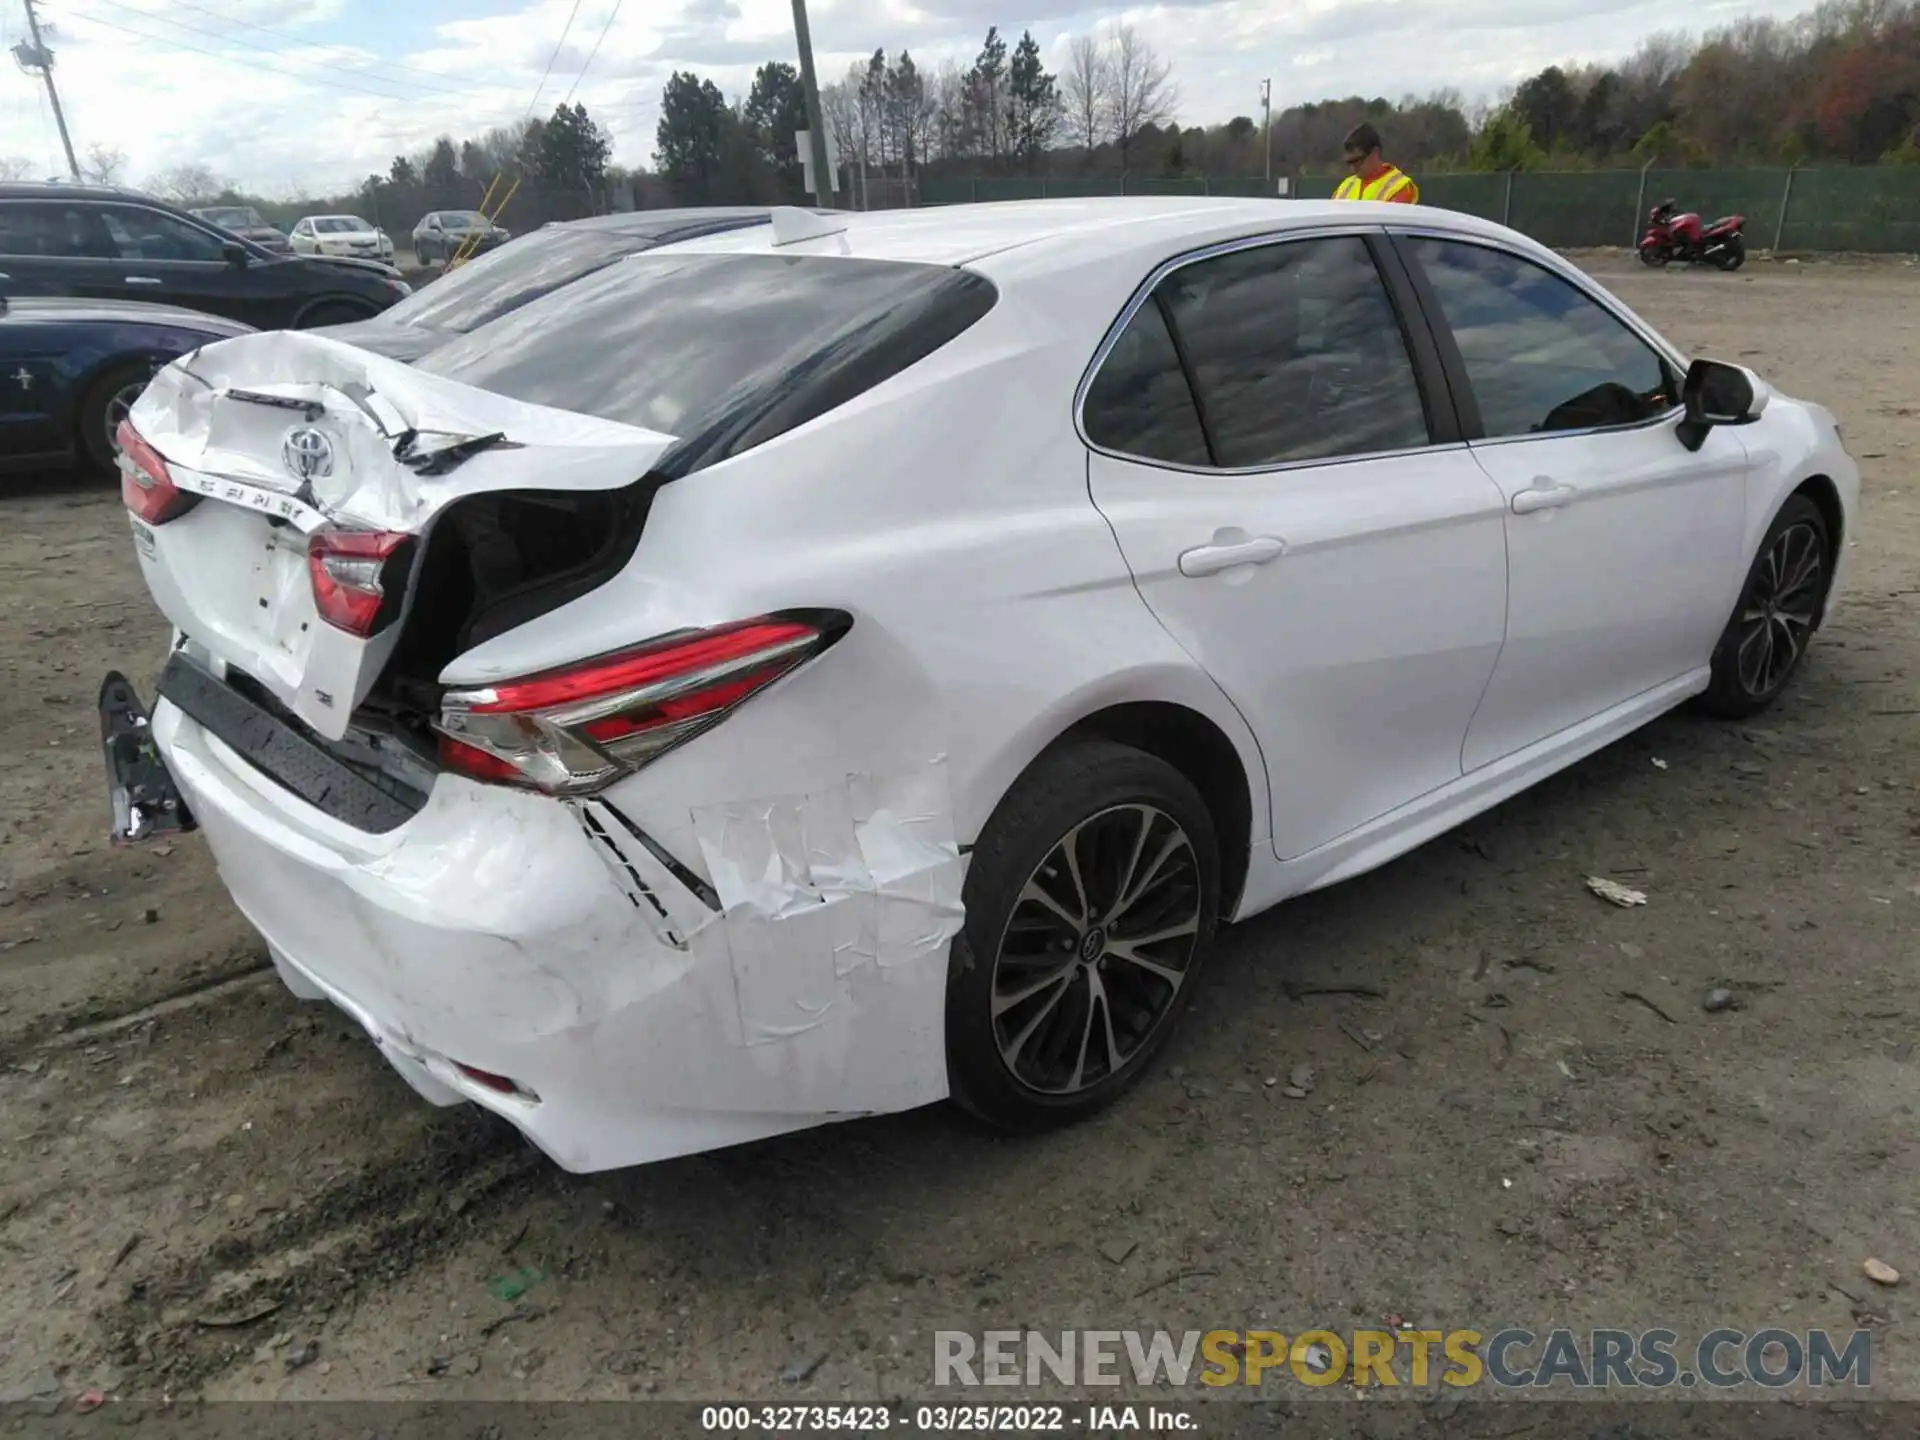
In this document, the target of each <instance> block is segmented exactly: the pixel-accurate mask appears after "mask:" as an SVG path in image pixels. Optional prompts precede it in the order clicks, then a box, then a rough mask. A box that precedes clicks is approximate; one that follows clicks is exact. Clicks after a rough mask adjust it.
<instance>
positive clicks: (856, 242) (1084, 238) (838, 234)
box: [670, 195, 1538, 278]
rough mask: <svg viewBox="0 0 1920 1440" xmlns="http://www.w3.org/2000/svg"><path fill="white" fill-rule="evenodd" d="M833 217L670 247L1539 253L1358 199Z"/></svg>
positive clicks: (1489, 231) (799, 251)
mask: <svg viewBox="0 0 1920 1440" xmlns="http://www.w3.org/2000/svg"><path fill="white" fill-rule="evenodd" d="M833 218H834V219H835V220H836V221H838V222H839V223H838V224H837V225H836V226H835V228H834V229H833V230H832V231H831V232H823V233H821V234H819V235H818V236H817V237H815V238H809V239H804V240H798V241H793V242H790V243H788V244H786V245H780V246H777V247H776V244H775V234H774V230H772V229H761V228H755V229H750V230H730V231H726V232H723V233H720V234H716V235H703V236H699V237H697V238H690V239H687V240H684V241H681V242H679V243H677V244H675V245H673V246H672V247H670V248H672V249H674V250H678V251H683V252H692V251H707V252H714V253H751V252H754V251H767V250H773V249H776V248H777V249H778V252H779V253H781V254H794V255H807V254H819V255H845V256H850V257H853V258H866V259H873V260H902V261H912V262H918V263H921V264H931V265H965V266H968V267H970V268H974V269H979V270H982V271H983V272H985V273H988V274H990V275H993V276H994V277H995V278H999V277H1001V276H1003V275H1004V276H1007V277H1012V276H1015V275H1020V276H1038V275H1045V274H1048V273H1057V272H1059V271H1061V270H1067V269H1075V268H1078V267H1079V266H1081V265H1083V264H1085V263H1086V261H1087V260H1088V259H1089V258H1092V257H1095V256H1098V257H1105V258H1111V259H1120V258H1122V257H1124V256H1128V255H1131V254H1133V253H1134V252H1137V251H1144V252H1148V253H1150V254H1173V253H1177V252H1178V251H1180V250H1182V249H1189V248H1199V247H1201V246H1204V245H1207V244H1212V243H1216V242H1220V241H1225V240H1230V239H1234V238H1236V237H1238V236H1242V235H1260V234H1273V233H1283V232H1285V231H1287V230H1295V229H1312V228H1316V227H1324V226H1325V225H1327V224H1328V223H1329V222H1345V223H1349V224H1351V223H1355V222H1362V223H1364V222H1368V221H1371V222H1373V223H1376V224H1377V223H1382V222H1386V221H1397V222H1399V223H1402V224H1405V223H1409V222H1417V223H1419V224H1421V225H1423V226H1432V227H1435V228H1440V229H1445V230H1452V231H1459V232H1462V233H1467V234H1476V235H1481V236H1484V237H1487V238H1493V237H1498V238H1500V239H1502V240H1503V241H1505V242H1507V243H1509V244H1512V243H1514V242H1516V241H1518V242H1520V243H1522V244H1524V245H1526V246H1527V247H1528V248H1530V249H1538V247H1537V246H1534V245H1533V244H1532V242H1529V241H1524V240H1522V238H1521V237H1520V236H1518V235H1516V234H1514V232H1512V231H1510V230H1506V229H1504V228H1503V227H1501V226H1499V225H1495V224H1493V223H1491V222H1490V221H1485V220H1480V219H1477V218H1475V217H1473V216H1470V215H1462V214H1459V213H1457V212H1454V211H1451V210H1437V209H1432V208H1429V207H1425V206H1422V207H1419V208H1413V207H1409V206H1406V205H1388V204H1383V203H1380V202H1361V201H1339V202H1335V201H1331V200H1278V199H1266V198H1246V199H1236V198H1228V197H1219V198H1208V197H1201V196H1187V197H1182V196H1150V195H1131V196H1103V197H1098V198H1092V199H1080V200H1010V201H1000V202H994V203H988V204H981V205H951V206H938V207H922V208H920V209H913V210H873V211H865V212H848V213H844V214H839V215H836V216H834V217H833ZM776 223H777V222H776Z"/></svg>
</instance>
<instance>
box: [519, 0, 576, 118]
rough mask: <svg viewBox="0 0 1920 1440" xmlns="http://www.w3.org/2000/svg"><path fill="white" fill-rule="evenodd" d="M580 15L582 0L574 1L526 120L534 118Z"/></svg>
mask: <svg viewBox="0 0 1920 1440" xmlns="http://www.w3.org/2000/svg"><path fill="white" fill-rule="evenodd" d="M579 13H580V0H573V9H571V10H569V11H568V12H567V23H566V24H565V25H562V26H561V27H560V38H559V39H558V40H557V41H555V42H554V46H553V54H551V55H549V56H548V57H547V68H546V69H545V70H543V71H541V72H540V83H539V84H538V85H536V86H534V87H533V98H532V99H531V100H529V101H527V113H526V115H525V117H523V118H525V119H528V120H531V119H532V118H533V107H534V106H536V105H538V104H539V103H540V92H541V91H542V90H544V89H546V88H547V77H548V76H549V75H551V74H553V66H554V62H555V61H557V60H558V59H559V58H560V52H561V51H562V50H564V49H565V48H566V45H567V36H568V34H570V33H571V32H572V30H573V22H574V17H576V16H577V15H579Z"/></svg>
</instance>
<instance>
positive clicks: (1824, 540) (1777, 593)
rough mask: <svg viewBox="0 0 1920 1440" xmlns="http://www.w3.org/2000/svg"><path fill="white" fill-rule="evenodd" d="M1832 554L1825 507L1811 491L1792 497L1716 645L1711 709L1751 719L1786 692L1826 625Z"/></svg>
mask: <svg viewBox="0 0 1920 1440" xmlns="http://www.w3.org/2000/svg"><path fill="white" fill-rule="evenodd" d="M1832 553H1833V551H1832V545H1831V536H1830V535H1829V534H1828V532H1827V519H1826V516H1824V515H1823V514H1821V513H1820V507H1819V506H1818V505H1815V504H1814V503H1813V502H1812V501H1811V500H1809V499H1807V497H1806V496H1804V495H1795V496H1792V497H1790V498H1789V499H1788V501H1787V503H1786V504H1785V505H1782V506H1781V507H1780V513H1779V514H1778V515H1776V516H1774V517H1773V524H1772V525H1770V526H1768V527H1767V534H1766V538H1765V539H1763V540H1762V541H1761V542H1760V551H1759V553H1758V554H1757V555H1755V556H1754V559H1753V564H1752V566H1751V567H1750V568H1749V569H1748V571H1747V579H1746V583H1745V584H1743V585H1742V586H1741V587H1740V600H1739V603H1738V604H1737V605H1735V606H1734V610H1733V618H1732V619H1730V620H1729V621H1728V622H1727V628H1726V631H1725V632H1724V633H1723V634H1722V635H1721V637H1720V643H1719V645H1717V646H1716V647H1715V648H1714V652H1713V681H1712V683H1711V684H1710V685H1709V686H1708V687H1707V690H1706V692H1705V693H1704V694H1703V695H1702V696H1701V697H1700V706H1701V708H1702V709H1703V710H1705V711H1706V712H1707V713H1708V714H1710V715H1717V716H1720V717H1721V718H1722V719H1727V720H1739V719H1743V718H1744V717H1746V716H1748V715H1752V714H1755V713H1757V712H1758V711H1761V710H1764V709H1766V707H1767V706H1769V705H1771V704H1772V703H1773V702H1774V701H1775V700H1776V699H1778V698H1779V696H1780V692H1781V691H1782V690H1784V689H1786V687H1787V682H1788V681H1789V680H1791V679H1792V678H1793V675H1794V672H1795V671H1796V670H1798V669H1799V668H1800V661H1801V660H1802V658H1803V657H1804V656H1805V655H1806V653H1807V645H1808V643H1809V642H1810V641H1811V640H1812V639H1813V632H1814V630H1815V629H1817V628H1818V626H1819V624H1820V617H1821V613H1822V611H1823V609H1824V608H1825V606H1826V602H1827V590H1828V587H1829V586H1831V585H1832V583H1833V575H1832V561H1831V556H1832Z"/></svg>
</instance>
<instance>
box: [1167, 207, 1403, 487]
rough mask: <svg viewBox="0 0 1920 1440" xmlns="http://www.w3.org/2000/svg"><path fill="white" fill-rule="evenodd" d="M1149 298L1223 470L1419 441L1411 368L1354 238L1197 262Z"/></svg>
mask: <svg viewBox="0 0 1920 1440" xmlns="http://www.w3.org/2000/svg"><path fill="white" fill-rule="evenodd" d="M1156 293H1157V294H1158V295H1159V297H1160V299H1161V301H1162V303H1164V304H1165V306H1166V309H1167V314H1168V316H1169V318H1170V319H1171V321H1172V324H1173V329H1174V332H1175V333H1176V334H1177V336H1178V337H1179V340H1180V343H1181V345H1182V347H1183V348H1184V349H1185V352H1186V358H1187V363H1188V365H1189V366H1190V367H1191V370H1192V374H1193V384H1194V389H1195V390H1196V391H1197V392H1198V394H1199V399H1200V406H1201V408H1202V410H1203V411H1204V413H1205V415H1206V421H1207V425H1208V427H1209V430H1210V433H1211V436H1212V440H1213V449H1214V457H1215V460H1216V461H1217V463H1218V464H1220V465H1221V466H1222V467H1224V468H1226V469H1242V468H1251V467H1258V466H1265V465H1278V464H1285V463H1289V462H1294V461H1302V460H1331V459H1337V458H1339V457H1341V456H1349V455H1369V454H1382V453H1386V452H1389V451H1395V450H1411V449H1416V448H1418V447H1420V446H1424V445H1426V444H1427V443H1428V438H1429V435H1428V429H1427V418H1426V409H1425V406H1424V405H1423V403H1422V401H1421V395H1420V384H1419V381H1418V379H1417V378H1416V377H1415V374H1414V369H1413V361H1412V359H1411V357H1410V356H1409V355H1408V353H1407V344H1406V340H1405V338H1404V337H1403V336H1402V334H1401V332H1400V322H1399V319H1398V318H1397V316H1396V315H1395V314H1394V309H1393V304H1392V302H1391V301H1390V300H1389V299H1388V298H1387V291H1386V286H1385V284H1384V283H1383V282H1382V280H1381V278H1380V272H1379V271H1378V270H1377V269H1376V268H1375V267H1374V263H1373V258H1372V256H1371V255H1370V254H1369V253H1368V251H1367V246H1366V242H1365V241H1364V240H1362V239H1361V238H1360V237H1359V236H1357V235H1341V236H1330V237H1327V238H1325V239H1314V240H1290V241H1286V242H1283V243H1279V244H1273V245H1261V246H1256V247H1253V248H1250V249H1245V250H1235V251H1232V252H1229V253H1228V254H1225V255H1220V256H1216V257H1214V258H1212V259H1206V260H1199V261H1196V262H1195V263H1193V264H1191V265H1186V266H1182V267H1181V268H1180V269H1178V270H1176V271H1174V272H1173V273H1172V274H1171V275H1169V276H1167V278H1166V279H1165V280H1163V281H1161V283H1160V286H1159V289H1158V291H1157V292H1156Z"/></svg>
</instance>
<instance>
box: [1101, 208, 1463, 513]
mask: <svg viewBox="0 0 1920 1440" xmlns="http://www.w3.org/2000/svg"><path fill="white" fill-rule="evenodd" d="M1343 236H1356V237H1358V238H1359V239H1360V240H1361V241H1362V242H1364V243H1365V245H1366V247H1367V252H1368V255H1369V258H1371V259H1372V261H1373V264H1374V269H1375V271H1376V272H1377V273H1378V274H1379V276H1380V281H1381V285H1382V287H1383V288H1384V289H1385V290H1386V293H1387V301H1388V304H1389V306H1390V307H1391V308H1392V310H1393V313H1394V317H1395V319H1396V320H1397V321H1398V322H1399V325H1400V337H1401V340H1402V342H1403V343H1404V344H1405V345H1406V347H1407V360H1408V363H1409V365H1410V366H1411V367H1412V370H1413V377H1414V383H1415V385H1416V386H1417V387H1418V389H1419V391H1420V400H1421V407H1422V409H1423V411H1424V412H1425V414H1426V417H1427V434H1428V437H1429V438H1428V441H1427V443H1426V444H1424V445H1416V446H1408V447H1403V448H1401V449H1398V450H1368V451H1362V452H1360V453H1357V454H1352V455H1327V456H1321V457H1318V458H1315V459H1308V460H1281V461H1276V462H1273V463H1270V464H1265V465H1238V466H1227V465H1187V464H1182V463H1181V462H1180V461H1177V460H1161V459H1155V458H1154V457H1152V456H1149V455H1135V454H1130V453H1129V452H1127V451H1124V450H1115V449H1113V448H1112V447H1111V446H1107V445H1102V444H1100V443H1099V442H1097V441H1096V440H1094V439H1093V438H1092V437H1091V436H1090V435H1089V434H1088V433H1087V420H1086V404H1087V392H1088V391H1089V390H1091V389H1092V388H1093V382H1094V380H1095V379H1096V378H1097V377H1098V376H1099V374H1100V370H1101V367H1102V366H1104V365H1105V364H1106V362H1107V357H1108V356H1109V355H1111V354H1112V353H1113V349H1114V347H1115V346H1116V345H1118V344H1119V343H1120V337H1121V336H1122V335H1124V334H1125V333H1126V330H1127V327H1128V326H1129V325H1131V324H1132V323H1133V317H1134V316H1135V315H1137V314H1138V313H1139V312H1140V309H1141V307H1142V306H1144V305H1146V304H1147V303H1149V302H1154V303H1158V302H1157V301H1156V300H1155V297H1156V295H1157V293H1158V291H1159V287H1160V282H1161V281H1162V280H1164V279H1166V278H1167V276H1169V275H1171V274H1172V273H1173V272H1174V271H1176V270H1184V269H1185V268H1186V267H1187V266H1189V265H1197V264H1199V263H1200V262H1202V261H1205V260H1212V259H1215V258H1217V257H1219V256H1221V255H1232V254H1236V253H1237V252H1239V251H1242V250H1259V249H1266V248H1268V247H1270V246H1274V245H1285V244H1289V243H1292V242H1298V241H1304V240H1329V239H1338V238H1341V237H1343ZM1405 270H1406V267H1405V266H1404V264H1403V263H1402V262H1401V260H1400V257H1399V255H1398V254H1397V253H1396V252H1395V251H1394V250H1393V248H1392V246H1391V245H1390V244H1389V243H1388V241H1387V237H1386V228H1385V227H1384V226H1382V225H1378V224H1373V225H1366V224H1359V225H1356V224H1353V223H1351V222H1347V223H1341V222H1337V221H1336V222H1333V223H1330V224H1323V225H1300V226H1289V227H1287V228H1286V229H1284V230H1263V231H1261V232H1260V233H1259V234H1257V235H1242V236H1237V237H1235V238H1233V239H1231V240H1220V241H1215V242H1213V243H1211V244H1208V245H1203V246H1201V247H1200V248H1198V249H1195V250H1187V251H1183V252H1182V253H1180V254H1178V255H1174V256H1171V257H1169V258H1168V259H1166V260H1163V261H1161V262H1160V263H1159V264H1158V265H1156V266H1155V267H1154V268H1153V270H1152V271H1151V272H1150V273H1149V274H1148V275H1147V278H1146V279H1145V280H1144V281H1142V282H1141V284H1140V285H1139V287H1138V288H1137V289H1136V290H1135V291H1134V292H1133V294H1132V295H1131V296H1130V297H1128V300H1127V303H1126V304H1125V305H1124V306H1123V307H1122V308H1121V310H1120V313H1119V315H1118V316H1117V317H1116V318H1115V319H1114V321H1113V323H1112V324H1111V325H1109V326H1108V327H1107V331H1106V333H1105V334H1104V335H1103V336H1101V338H1100V343H1099V345H1097V346H1096V347H1095V348H1094V352H1093V358H1092V360H1091V361H1089V362H1088V364H1087V368H1086V372H1085V373H1084V374H1083V375H1082V376H1081V377H1080V384H1079V386H1078V388H1077V389H1076V390H1075V391H1074V396H1073V428H1074V430H1075V432H1076V433H1077V434H1078V435H1079V437H1080V443H1081V444H1083V445H1085V446H1086V447H1087V448H1088V449H1089V450H1091V451H1093V452H1094V453H1095V454H1098V455H1106V456H1109V457H1111V458H1112V459H1115V460H1121V461H1125V462H1126V463H1127V464H1129V465H1146V466H1150V467H1152V468H1154V469H1159V470H1171V471H1179V472H1181V473H1184V474H1189V475H1278V474H1285V473H1287V472H1289V471H1294V470H1309V469H1322V468H1325V467H1326V466H1329V465H1351V464H1354V463H1356V462H1358V461H1365V460H1391V459H1396V458H1398V457H1401V456H1406V455H1431V454H1433V453H1435V452H1436V451H1443V450H1460V449H1464V448H1466V441H1465V439H1464V438H1463V436H1464V434H1465V431H1464V429H1463V427H1462V422H1461V417H1460V414H1459V412H1458V409H1457V406H1456V404H1455V396H1454V391H1453V385H1452V383H1451V381H1450V379H1449V377H1448V376H1447V374H1446V372H1445V370H1444V368H1443V366H1442V363H1441V356H1440V351H1439V349H1438V346H1437V345H1436V343H1435V337H1434V335H1433V333H1432V326H1431V324H1430V323H1429V322H1428V321H1427V319H1426V317H1425V316H1424V315H1422V314H1421V311H1420V307H1419V305H1418V302H1417V300H1416V299H1415V298H1414V297H1415V292H1414V291H1413V289H1412V287H1411V285H1410V283H1409V282H1408V280H1407V277H1406V273H1405ZM1415 317H1418V318H1419V321H1420V323H1419V324H1418V325H1415V324H1413V323H1412V321H1413V319H1414V318H1415ZM1162 318H1163V319H1165V320H1166V322H1167V330H1168V333H1169V334H1170V335H1172V336H1173V344H1174V349H1175V352H1176V353H1177V354H1178V355H1179V356H1180V361H1181V370H1182V373H1183V375H1184V377H1185V379H1186V382H1187V390H1188V393H1189V394H1191V395H1192V396H1193V399H1194V408H1195V410H1196V411H1197V412H1198V414H1199V416H1200V428H1201V433H1202V435H1203V436H1204V437H1205V438H1206V443H1207V452H1208V454H1209V455H1213V454H1216V453H1218V452H1217V451H1216V450H1215V448H1214V443H1213V430H1212V427H1211V426H1210V425H1209V424H1208V423H1207V418H1206V406H1205V402H1204V401H1203V400H1202V399H1201V398H1200V394H1199V390H1198V388H1197V387H1196V386H1195V385H1194V383H1193V372H1192V367H1191V366H1190V365H1188V363H1187V359H1186V347H1185V345H1184V343H1183V342H1182V341H1181V339H1180V337H1179V333H1178V331H1177V330H1176V329H1175V327H1174V325H1173V320H1172V317H1171V316H1169V315H1166V313H1165V311H1164V308H1163V309H1162ZM1423 342H1424V343H1423Z"/></svg>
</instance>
